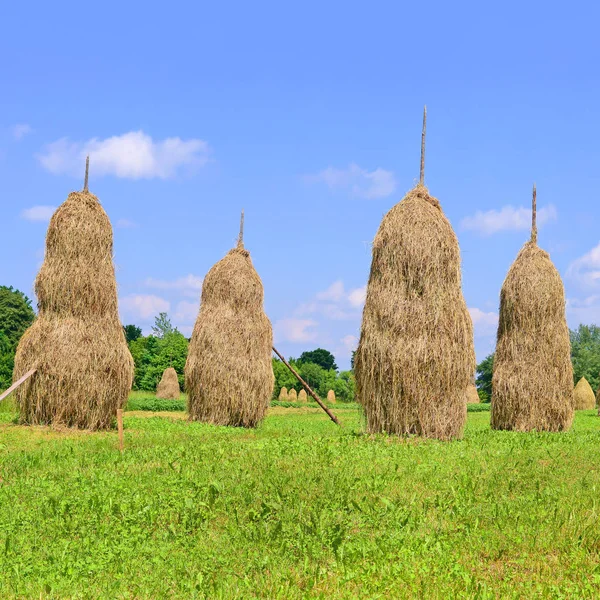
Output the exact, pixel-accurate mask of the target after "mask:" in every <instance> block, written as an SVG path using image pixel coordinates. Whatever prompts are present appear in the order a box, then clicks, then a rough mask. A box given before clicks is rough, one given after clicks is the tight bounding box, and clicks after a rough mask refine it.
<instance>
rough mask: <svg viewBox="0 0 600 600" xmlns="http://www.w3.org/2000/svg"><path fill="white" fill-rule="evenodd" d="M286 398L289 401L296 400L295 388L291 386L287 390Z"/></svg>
mask: <svg viewBox="0 0 600 600" xmlns="http://www.w3.org/2000/svg"><path fill="white" fill-rule="evenodd" d="M288 400H289V401H290V402H296V400H298V394H297V393H296V390H295V389H294V388H292V389H291V390H290V391H289V392H288Z"/></svg>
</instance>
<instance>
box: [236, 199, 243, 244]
mask: <svg viewBox="0 0 600 600" xmlns="http://www.w3.org/2000/svg"><path fill="white" fill-rule="evenodd" d="M237 245H238V248H243V247H244V209H243V208H242V216H241V218H240V235H239V236H238V243H237Z"/></svg>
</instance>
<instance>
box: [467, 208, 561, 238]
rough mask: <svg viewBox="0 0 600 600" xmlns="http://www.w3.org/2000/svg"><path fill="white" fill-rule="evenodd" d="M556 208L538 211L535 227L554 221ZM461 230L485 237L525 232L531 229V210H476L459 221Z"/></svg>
mask: <svg viewBox="0 0 600 600" xmlns="http://www.w3.org/2000/svg"><path fill="white" fill-rule="evenodd" d="M556 218H557V212H556V208H555V207H554V206H553V205H552V204H550V205H548V206H544V207H543V208H540V209H538V211H537V225H538V227H543V226H544V225H545V224H546V223H548V222H550V221H556ZM461 226H462V228H463V229H467V230H472V231H475V232H477V233H478V234H479V235H482V236H487V235H492V234H494V233H498V232H499V231H527V230H529V229H531V209H530V208H525V207H524V206H519V207H514V206H511V205H508V206H503V207H502V208H501V209H500V210H496V209H492V210H488V211H486V212H483V211H481V210H478V211H477V212H476V213H475V214H474V215H473V216H470V217H465V218H464V219H463V220H462V221H461Z"/></svg>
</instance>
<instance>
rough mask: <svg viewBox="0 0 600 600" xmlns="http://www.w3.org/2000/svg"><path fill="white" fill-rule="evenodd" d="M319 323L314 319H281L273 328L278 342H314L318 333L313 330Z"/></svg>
mask: <svg viewBox="0 0 600 600" xmlns="http://www.w3.org/2000/svg"><path fill="white" fill-rule="evenodd" d="M316 325H317V322H316V321H313V320H312V319H292V318H290V319H280V320H279V321H276V322H275V324H274V326H273V333H274V337H275V341H276V342H313V341H315V340H316V338H317V332H316V331H313V330H312V329H313V328H314V327H316Z"/></svg>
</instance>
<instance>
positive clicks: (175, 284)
mask: <svg viewBox="0 0 600 600" xmlns="http://www.w3.org/2000/svg"><path fill="white" fill-rule="evenodd" d="M202 281H203V279H202V277H198V275H192V274H191V273H190V274H189V275H186V276H185V277H180V278H179V279H173V280H171V281H167V280H164V279H154V278H152V277H148V279H146V281H145V282H144V285H145V286H146V287H150V288H155V289H158V290H176V291H179V292H181V293H182V294H184V295H185V296H194V297H195V296H198V295H199V294H200V292H201V291H202Z"/></svg>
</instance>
